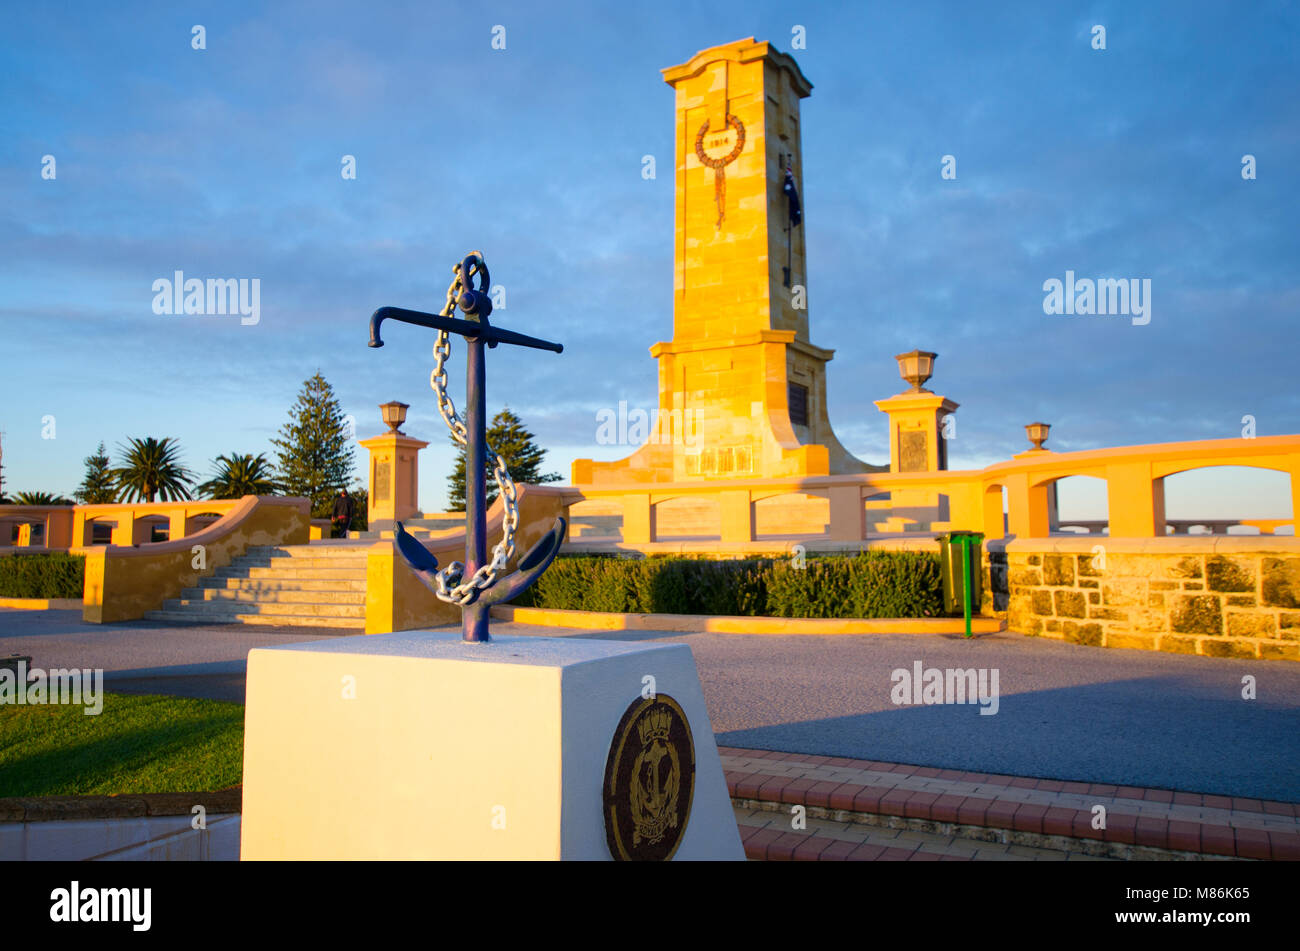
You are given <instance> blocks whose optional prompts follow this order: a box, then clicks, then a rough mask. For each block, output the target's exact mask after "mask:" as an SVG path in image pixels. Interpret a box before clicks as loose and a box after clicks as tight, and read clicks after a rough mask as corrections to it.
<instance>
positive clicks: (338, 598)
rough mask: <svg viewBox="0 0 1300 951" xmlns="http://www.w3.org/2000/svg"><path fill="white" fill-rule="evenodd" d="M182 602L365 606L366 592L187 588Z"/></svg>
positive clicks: (182, 593) (183, 593) (182, 595)
mask: <svg viewBox="0 0 1300 951" xmlns="http://www.w3.org/2000/svg"><path fill="white" fill-rule="evenodd" d="M180 600H182V601H210V602H238V603H241V604H243V603H257V604H365V603H366V593H365V591H321V590H315V591H302V590H298V589H296V588H284V589H282V590H279V591H267V590H257V589H254V590H242V589H240V588H186V589H185V590H184V591H182V592H181V597H180Z"/></svg>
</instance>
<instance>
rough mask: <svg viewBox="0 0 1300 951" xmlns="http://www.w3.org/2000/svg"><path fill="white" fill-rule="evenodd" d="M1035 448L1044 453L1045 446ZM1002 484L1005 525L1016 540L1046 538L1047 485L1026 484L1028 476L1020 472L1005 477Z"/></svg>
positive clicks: (1047, 515)
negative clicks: (1004, 503)
mask: <svg viewBox="0 0 1300 951" xmlns="http://www.w3.org/2000/svg"><path fill="white" fill-rule="evenodd" d="M1038 451H1039V452H1047V450H1046V449H1041V450H1038ZM1021 455H1024V453H1021ZM1013 458H1017V459H1018V458H1020V457H1019V456H1015V457H1013ZM1006 485H1007V523H1008V525H1007V527H1008V529H1009V530H1010V533H1011V534H1012V535H1014V536H1015V537H1016V538H1018V539H1023V538H1047V537H1048V536H1049V535H1050V534H1051V522H1050V520H1049V519H1050V509H1051V506H1050V501H1049V493H1048V487H1047V486H1046V485H1030V483H1029V475H1028V474H1027V473H1024V472H1017V473H1015V474H1013V475H1011V476H1009V477H1008V478H1007V482H1006Z"/></svg>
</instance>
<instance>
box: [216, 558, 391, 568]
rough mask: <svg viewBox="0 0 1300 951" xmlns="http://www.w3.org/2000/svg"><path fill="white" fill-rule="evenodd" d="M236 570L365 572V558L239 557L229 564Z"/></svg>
mask: <svg viewBox="0 0 1300 951" xmlns="http://www.w3.org/2000/svg"><path fill="white" fill-rule="evenodd" d="M230 565H231V567H238V568H292V569H294V570H295V571H304V570H312V569H315V568H349V569H351V570H353V571H365V570H366V559H365V556H364V555H363V556H360V557H349V558H306V557H294V558H275V557H268V556H266V555H252V556H249V555H241V556H240V557H238V558H236V559H235V560H234V561H232V562H231V563H230Z"/></svg>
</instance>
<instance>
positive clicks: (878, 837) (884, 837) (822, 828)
mask: <svg viewBox="0 0 1300 951" xmlns="http://www.w3.org/2000/svg"><path fill="white" fill-rule="evenodd" d="M735 812H736V824H737V825H738V826H739V827H740V837H741V839H742V840H743V841H744V843H745V854H746V856H748V857H749V858H751V859H765V860H769V861H791V860H793V861H809V862H813V861H822V862H835V861H845V862H890V861H910V862H927V861H928V862H935V861H945V862H1005V861H1011V860H1020V861H1040V862H1042V861H1048V862H1052V861H1056V862H1063V861H1067V860H1070V861H1080V860H1082V861H1090V862H1106V861H1114V860H1113V859H1107V858H1103V857H1099V856H1094V855H1087V854H1085V853H1083V852H1078V851H1075V852H1071V851H1063V850H1060V849H1047V848H1034V847H1029V846H1021V845H1008V844H1007V843H1005V842H997V841H984V840H981V839H968V838H964V837H962V836H956V835H944V834H943V833H942V832H917V831H913V830H910V829H892V828H888V827H883V826H871V825H863V824H861V823H857V822H853V821H850V820H844V821H839V820H835V819H817V818H812V817H807V818H806V820H805V824H804V828H803V829H800V830H795V829H794V828H793V824H792V821H791V816H790V813H789V812H788V811H787V810H774V809H762V808H757V809H756V808H750V807H748V806H743V805H741V806H736V807H735Z"/></svg>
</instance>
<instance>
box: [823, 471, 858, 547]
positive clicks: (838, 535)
mask: <svg viewBox="0 0 1300 951" xmlns="http://www.w3.org/2000/svg"><path fill="white" fill-rule="evenodd" d="M828 494H829V502H830V506H829V510H830V535H831V540H832V541H840V542H859V541H862V539H864V538H866V511H867V510H866V507H865V506H864V505H863V504H862V489H861V487H860V486H858V485H856V484H854V485H837V486H832V487H831V490H830V492H829V493H828Z"/></svg>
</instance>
